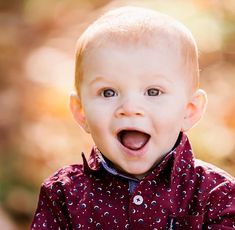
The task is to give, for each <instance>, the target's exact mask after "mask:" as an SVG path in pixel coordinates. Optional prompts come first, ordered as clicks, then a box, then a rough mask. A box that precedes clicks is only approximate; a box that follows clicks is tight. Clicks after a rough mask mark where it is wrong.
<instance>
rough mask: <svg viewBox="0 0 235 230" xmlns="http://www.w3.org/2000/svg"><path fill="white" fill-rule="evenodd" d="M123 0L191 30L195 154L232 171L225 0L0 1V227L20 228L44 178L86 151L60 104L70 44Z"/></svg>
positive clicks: (234, 46)
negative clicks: (200, 107) (203, 100)
mask: <svg viewBox="0 0 235 230" xmlns="http://www.w3.org/2000/svg"><path fill="white" fill-rule="evenodd" d="M126 4H131V5H140V6H146V7H149V8H152V9H156V10H159V11H161V12H165V13H167V14H169V15H171V16H173V17H175V18H177V19H178V20H180V21H181V22H183V23H184V24H185V25H186V26H187V27H188V28H189V29H190V30H191V31H192V33H193V35H194V37H195V39H196V41H197V43H198V46H199V51H200V66H201V87H202V88H203V89H205V90H206V91H207V93H208V98H209V104H208V109H207V112H206V115H205V117H204V118H203V120H202V121H201V122H200V123H199V124H198V125H197V126H196V127H195V128H194V129H193V130H192V131H190V133H189V135H190V136H191V140H192V144H193V148H194V150H195V153H196V156H197V157H198V158H200V159H202V160H205V161H208V162H210V163H213V164H215V165H217V166H219V167H221V168H222V169H224V170H226V171H228V172H229V173H230V174H232V175H233V176H235V116H234V114H235V91H234V87H235V1H234V0H226V1H220V0H195V1H194V0H175V1H170V0H164V1H163V0H152V1H151V0H146V1H118V0H116V1H114V0H113V1H112V0H50V1H47V0H8V1H4V0H2V1H0V229H3V230H21V229H22V230H23V229H28V228H29V225H30V222H31V219H32V216H33V214H34V211H35V209H36V206H37V199H38V193H39V189H40V185H41V183H42V182H43V180H44V179H45V178H46V177H48V176H49V175H51V174H52V173H53V172H54V171H55V170H57V169H58V168H60V167H62V166H64V165H67V164H72V163H79V162H81V157H80V153H81V152H82V151H84V152H85V153H86V154H89V151H90V147H91V146H92V141H91V139H90V137H89V136H87V135H86V134H85V133H84V132H83V131H82V130H81V129H80V128H79V126H78V125H76V124H75V121H74V120H73V118H72V116H71V114H70V112H69V106H68V97H69V94H70V92H71V91H72V90H74V87H73V77H74V76H73V73H74V50H75V44H76V40H77V38H78V37H79V35H80V34H81V32H82V31H83V30H84V29H85V28H86V26H87V25H88V24H89V23H90V22H92V21H93V20H94V19H95V18H96V17H97V16H98V15H100V14H101V13H102V12H103V11H105V10H107V9H110V8H112V7H115V6H121V5H126Z"/></svg>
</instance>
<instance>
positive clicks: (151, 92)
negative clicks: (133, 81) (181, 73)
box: [99, 88, 162, 97]
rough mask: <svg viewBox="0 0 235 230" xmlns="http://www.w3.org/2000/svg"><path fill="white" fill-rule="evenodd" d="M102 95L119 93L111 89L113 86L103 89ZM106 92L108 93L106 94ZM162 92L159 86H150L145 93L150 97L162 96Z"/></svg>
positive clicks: (111, 95)
mask: <svg viewBox="0 0 235 230" xmlns="http://www.w3.org/2000/svg"><path fill="white" fill-rule="evenodd" d="M107 92H108V93H110V92H111V94H109V95H107V94H106V93H107ZM99 94H100V95H101V96H102V97H114V96H117V95H118V93H117V92H115V90H113V89H111V88H107V89H102V90H101V91H100V93H99ZM105 94H106V95H105ZM161 94H162V91H161V90H160V89H157V88H150V89H148V90H147V91H146V93H145V95H146V96H150V97H157V96H160V95H161Z"/></svg>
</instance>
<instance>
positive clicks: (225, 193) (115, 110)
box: [31, 7, 235, 230]
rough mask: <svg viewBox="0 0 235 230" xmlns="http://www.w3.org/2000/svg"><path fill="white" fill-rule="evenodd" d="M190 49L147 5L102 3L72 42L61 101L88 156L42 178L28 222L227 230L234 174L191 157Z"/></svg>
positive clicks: (193, 76) (200, 100) (195, 92)
mask: <svg viewBox="0 0 235 230" xmlns="http://www.w3.org/2000/svg"><path fill="white" fill-rule="evenodd" d="M198 75H199V73H198V56H197V48H196V44H195V42H194V39H193V38H192V35H191V34H190V32H189V31H188V30H187V29H186V28H185V27H184V26H182V25H181V24H180V23H178V22H176V21H175V20H174V19H172V18H169V17H167V16H165V15H162V14H159V13H157V12H154V11H151V10H147V9H143V8H138V7H122V8H118V9H116V10H112V11H110V12H108V13H106V14H105V15H103V16H102V17H101V18H99V19H98V20H97V21H96V22H94V23H93V24H92V25H91V26H90V27H88V29H87V30H86V31H85V32H84V33H83V35H82V36H81V37H80V39H79V41H78V46H77V57H76V76H75V84H76V89H77V94H76V95H72V96H71V100H70V107H71V111H72V113H73V115H74V118H75V119H76V121H77V122H78V123H79V124H80V126H81V127H82V128H83V129H84V130H85V131H86V132H87V133H90V134H91V135H92V138H93V139H94V143H95V147H94V148H93V149H92V151H91V156H90V159H89V161H88V162H87V160H86V159H85V156H84V155H83V165H77V164H75V165H71V166H68V167H65V168H63V169H61V170H59V171H58V172H57V173H55V174H54V175H53V176H52V177H50V178H49V179H47V180H46V181H45V182H44V183H43V185H42V187H41V192H40V197H39V203H38V208H37V211H36V214H35V217H34V220H33V223H32V226H31V229H35V230H36V229H108V230H111V229H134V230H138V229H235V180H234V178H232V177H231V176H229V175H228V174H226V173H225V172H223V171H222V170H219V169H217V168H215V167H214V166H212V165H209V164H206V163H204V162H202V161H199V160H196V159H195V158H194V157H193V154H192V149H191V146H190V143H189V140H188V138H187V136H186V134H185V132H186V131H187V130H189V129H190V128H192V127H193V126H194V125H195V124H196V123H197V122H198V121H199V119H200V118H201V116H202V114H203V112H204V110H205V106H206V101H207V99H206V94H205V92H204V91H203V90H201V89H199V88H198V81H199V79H198V78H199V76H198Z"/></svg>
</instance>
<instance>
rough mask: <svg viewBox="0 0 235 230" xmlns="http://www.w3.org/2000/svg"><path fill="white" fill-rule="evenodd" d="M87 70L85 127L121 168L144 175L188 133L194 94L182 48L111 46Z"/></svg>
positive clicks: (87, 62) (87, 61)
mask: <svg viewBox="0 0 235 230" xmlns="http://www.w3.org/2000/svg"><path fill="white" fill-rule="evenodd" d="M83 67H84V68H83V71H84V75H83V79H82V83H81V91H80V92H81V95H80V98H81V101H80V99H78V104H79V103H81V104H79V106H81V107H80V109H78V110H79V111H78V113H79V118H78V121H79V123H80V125H81V126H83V127H84V129H85V130H86V131H87V132H89V133H91V135H92V137H93V140H94V142H95V144H96V145H97V147H98V149H99V150H100V151H101V152H102V153H103V154H104V155H105V156H106V157H107V158H108V159H109V160H110V161H112V162H113V163H114V165H115V166H116V167H117V168H119V169H120V170H123V171H125V172H126V173H129V174H131V175H134V176H136V177H142V176H143V175H145V173H147V172H148V171H149V170H150V169H151V168H152V167H153V166H154V165H155V164H156V163H158V162H159V161H160V160H161V158H162V157H163V156H164V155H165V154H166V153H167V152H169V151H170V150H171V149H172V148H173V146H174V144H175V143H176V140H177V138H178V135H179V133H180V131H181V130H183V129H184V125H185V116H186V115H187V113H188V110H189V107H190V105H189V97H190V95H189V81H188V80H187V77H186V76H185V72H184V66H182V56H181V54H180V49H179V47H178V46H176V45H171V44H170V43H169V42H167V41H166V40H163V39H162V41H159V43H158V44H156V45H154V46H151V47H149V48H148V47H147V46H140V45H138V46H137V47H136V46H135V47H134V46H133V47H130V46H125V45H118V44H115V43H112V42H107V44H105V45H104V46H103V47H100V48H95V49H94V50H92V51H90V53H89V54H87V55H86V56H85V58H84V62H83ZM73 113H74V114H75V112H73ZM75 117H76V115H75Z"/></svg>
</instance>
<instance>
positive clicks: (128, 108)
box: [115, 98, 144, 117]
mask: <svg viewBox="0 0 235 230" xmlns="http://www.w3.org/2000/svg"><path fill="white" fill-rule="evenodd" d="M115 115H116V117H131V116H144V109H143V106H142V105H141V102H140V100H137V99H136V98H132V99H131V98H128V99H125V100H123V101H122V102H121V104H120V105H119V106H118V108H117V109H116V111H115Z"/></svg>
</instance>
